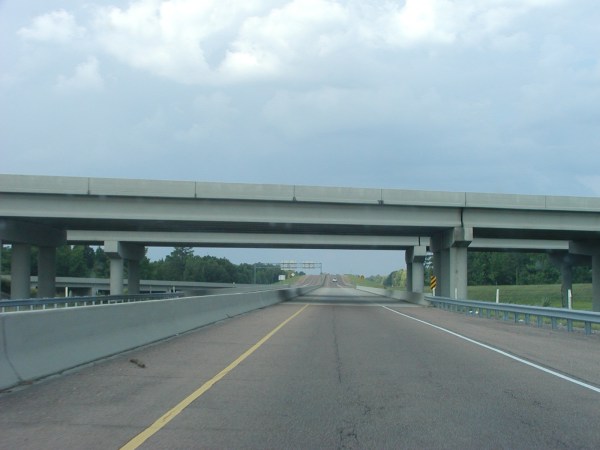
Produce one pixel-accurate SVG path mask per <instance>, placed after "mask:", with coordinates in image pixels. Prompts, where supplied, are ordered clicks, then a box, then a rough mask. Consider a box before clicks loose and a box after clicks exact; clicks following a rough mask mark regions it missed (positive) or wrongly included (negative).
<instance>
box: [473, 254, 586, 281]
mask: <svg viewBox="0 0 600 450" xmlns="http://www.w3.org/2000/svg"><path fill="white" fill-rule="evenodd" d="M467 261H468V262H467V267H468V283H469V285H471V286H482V285H527V284H558V283H560V282H561V278H560V269H559V268H558V267H557V266H556V265H554V264H553V263H552V261H550V258H549V257H548V255H546V254H544V253H513V252H469V253H468V260H467ZM591 277H592V275H591V270H590V267H585V266H581V267H574V268H573V282H574V283H591V281H592V278H591Z"/></svg>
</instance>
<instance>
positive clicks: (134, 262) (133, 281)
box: [104, 241, 144, 295]
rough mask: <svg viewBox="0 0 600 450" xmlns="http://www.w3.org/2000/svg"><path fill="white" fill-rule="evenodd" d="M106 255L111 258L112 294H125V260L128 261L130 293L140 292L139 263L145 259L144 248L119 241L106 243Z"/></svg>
mask: <svg viewBox="0 0 600 450" xmlns="http://www.w3.org/2000/svg"><path fill="white" fill-rule="evenodd" d="M104 253H106V255H107V256H108V257H109V258H110V294H111V295H122V294H123V269H124V260H128V269H129V278H128V292H129V293H130V294H138V293H139V292H140V270H139V261H140V260H141V259H142V258H143V257H144V246H143V245H139V244H130V243H126V242H118V241H105V242H104Z"/></svg>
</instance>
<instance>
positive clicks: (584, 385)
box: [380, 305, 600, 394]
mask: <svg viewBox="0 0 600 450" xmlns="http://www.w3.org/2000/svg"><path fill="white" fill-rule="evenodd" d="M380 306H381V307H382V308H384V309H387V310H388V311H391V312H393V313H395V314H398V315H400V316H403V317H406V318H408V319H411V320H414V321H416V322H420V323H423V324H425V325H429V326H430V327H433V328H436V329H438V330H440V331H443V332H445V333H448V334H451V335H452V336H456V337H457V338H459V339H463V340H465V341H467V342H470V343H472V344H475V345H478V346H480V347H483V348H486V349H488V350H491V351H493V352H496V353H499V354H500V355H503V356H506V357H507V358H510V359H512V360H514V361H518V362H520V363H522V364H525V365H527V366H530V367H533V368H535V369H538V370H541V371H542V372H545V373H548V374H550V375H554V376H555V377H558V378H560V379H562V380H565V381H569V382H571V383H573V384H576V385H578V386H581V387H584V388H586V389H589V390H590V391H594V392H597V393H599V394H600V388H598V387H596V386H593V385H591V384H587V383H584V382H582V381H579V380H576V379H575V378H571V377H568V376H566V375H563V374H562V373H559V372H555V371H554V370H550V369H547V368H545V367H542V366H540V365H538V364H535V363H532V362H530V361H527V360H526V359H523V358H519V357H518V356H514V355H511V354H510V353H507V352H505V351H502V350H500V349H497V348H495V347H492V346H490V345H487V344H484V343H482V342H478V341H476V340H474V339H471V338H468V337H466V336H463V335H462V334H458V333H455V332H454V331H450V330H448V329H446V328H443V327H440V326H438V325H434V324H432V323H429V322H426V321H424V320H421V319H417V318H415V317H411V316H409V315H407V314H402V313H401V312H398V311H396V310H393V309H391V308H388V307H387V306H385V305H380Z"/></svg>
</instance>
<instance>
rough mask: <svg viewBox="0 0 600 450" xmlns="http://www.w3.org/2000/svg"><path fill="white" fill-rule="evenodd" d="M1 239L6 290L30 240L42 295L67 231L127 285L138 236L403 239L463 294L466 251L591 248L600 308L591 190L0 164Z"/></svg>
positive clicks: (262, 240) (364, 242)
mask: <svg viewBox="0 0 600 450" xmlns="http://www.w3.org/2000/svg"><path fill="white" fill-rule="evenodd" d="M0 242H5V243H10V244H12V245H13V252H12V255H13V256H12V263H11V271H12V288H13V292H12V293H11V294H12V295H13V297H27V296H28V295H29V288H28V286H29V283H28V280H29V271H30V269H29V267H28V264H29V263H28V261H29V248H30V246H31V245H35V246H38V247H40V261H39V263H38V264H39V270H40V291H41V292H40V295H44V294H46V293H48V292H50V290H51V288H52V284H53V280H54V278H55V263H54V262H53V260H54V254H55V248H56V246H59V245H64V244H65V243H87V244H97V245H103V246H104V247H105V251H106V253H107V255H109V257H110V258H111V274H112V275H111V278H113V282H112V283H111V290H112V289H114V290H115V291H118V290H122V285H123V280H122V276H123V275H122V273H123V262H124V261H129V277H130V283H129V286H130V291H131V289H132V286H133V289H134V290H135V286H136V276H137V273H139V270H138V267H137V261H139V259H140V258H141V257H142V256H143V254H144V247H145V246H175V245H189V246H203V247H265V248H321V249H369V250H393V251H399V250H403V251H406V262H407V266H408V270H409V272H410V274H411V277H410V280H409V287H410V288H411V289H412V290H413V291H415V292H420V291H422V290H423V279H422V276H423V274H422V265H423V261H424V259H425V255H426V253H427V252H428V251H429V252H432V253H433V255H434V257H433V259H434V268H435V272H436V275H437V276H438V280H439V292H438V293H439V294H441V295H444V296H448V297H454V296H457V297H461V298H464V297H466V285H467V282H466V273H467V262H466V261H467V251H468V250H475V251H478V250H487V249H489V250H494V251H500V250H517V251H548V252H551V253H552V254H553V255H554V256H553V260H554V261H555V262H556V264H557V265H560V266H561V270H562V271H563V274H564V278H566V279H568V273H569V271H570V267H571V266H572V265H573V264H576V263H581V262H582V261H586V260H587V261H589V260H591V261H592V273H593V279H594V293H593V296H594V309H596V310H600V200H598V199H594V198H567V197H549V196H519V195H499V194H477V193H444V192H424V191H402V190H386V189H352V188H321V187H310V186H283V185H277V186H268V185H239V184H221V183H197V182H167V181H147V180H105V179H94V178H63V177H28V176H9V175H0ZM113 275H114V276H113ZM132 281H133V283H132Z"/></svg>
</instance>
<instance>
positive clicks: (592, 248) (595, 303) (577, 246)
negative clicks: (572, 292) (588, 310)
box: [569, 240, 600, 312]
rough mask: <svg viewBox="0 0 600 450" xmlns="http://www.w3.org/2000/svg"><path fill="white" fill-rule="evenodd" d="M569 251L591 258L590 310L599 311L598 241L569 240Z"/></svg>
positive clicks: (599, 252)
mask: <svg viewBox="0 0 600 450" xmlns="http://www.w3.org/2000/svg"><path fill="white" fill-rule="evenodd" d="M569 252H570V253H573V254H575V255H587V256H591V258H592V311H595V312H600V241H596V240H595V241H571V242H569Z"/></svg>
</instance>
